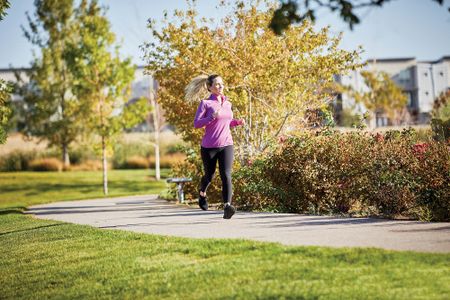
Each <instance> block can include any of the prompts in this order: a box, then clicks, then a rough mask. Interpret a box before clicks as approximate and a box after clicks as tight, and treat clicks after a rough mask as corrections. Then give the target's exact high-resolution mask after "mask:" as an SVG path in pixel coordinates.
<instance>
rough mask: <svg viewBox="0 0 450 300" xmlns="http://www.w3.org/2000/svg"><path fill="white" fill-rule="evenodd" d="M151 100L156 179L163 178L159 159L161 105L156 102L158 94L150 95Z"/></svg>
mask: <svg viewBox="0 0 450 300" xmlns="http://www.w3.org/2000/svg"><path fill="white" fill-rule="evenodd" d="M150 101H151V104H152V106H153V110H152V114H153V128H154V136H155V143H154V147H155V178H156V180H160V179H161V170H160V159H159V107H158V103H157V102H156V95H154V94H151V95H150Z"/></svg>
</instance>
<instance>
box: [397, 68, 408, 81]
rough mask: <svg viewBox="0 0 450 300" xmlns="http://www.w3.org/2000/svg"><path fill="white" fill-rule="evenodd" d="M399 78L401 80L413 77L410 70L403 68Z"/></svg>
mask: <svg viewBox="0 0 450 300" xmlns="http://www.w3.org/2000/svg"><path fill="white" fill-rule="evenodd" d="M398 79H399V80H400V81H409V80H410V79H411V73H410V72H409V70H402V71H400V73H399V74H398Z"/></svg>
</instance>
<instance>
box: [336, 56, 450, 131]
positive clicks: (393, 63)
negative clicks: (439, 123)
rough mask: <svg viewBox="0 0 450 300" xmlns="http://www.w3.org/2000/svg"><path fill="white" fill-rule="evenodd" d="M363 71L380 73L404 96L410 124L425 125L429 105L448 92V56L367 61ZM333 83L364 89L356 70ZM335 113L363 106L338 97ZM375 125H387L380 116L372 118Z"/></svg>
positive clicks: (449, 87) (449, 75) (428, 118)
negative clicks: (399, 89)
mask: <svg viewBox="0 0 450 300" xmlns="http://www.w3.org/2000/svg"><path fill="white" fill-rule="evenodd" d="M364 70H368V71H378V72H380V71H382V72H386V73H387V74H389V75H390V76H391V78H392V80H394V81H395V82H396V83H397V84H398V85H399V86H400V87H401V88H402V89H403V91H404V93H405V94H406V96H407V97H408V105H407V109H408V111H409V113H410V115H411V121H410V123H412V124H425V123H428V122H429V120H430V114H431V111H432V109H433V102H434V100H435V99H436V98H437V97H438V96H439V94H440V93H442V92H444V91H446V90H448V89H450V56H444V57H442V58H441V59H439V60H437V61H417V60H416V59H415V58H414V57H408V58H388V59H370V60H368V61H367V66H366V67H365V68H364ZM336 81H337V82H339V83H341V84H343V85H349V86H352V87H353V88H354V89H356V90H361V91H364V90H367V87H366V86H365V84H364V79H363V77H362V76H361V73H360V71H359V70H358V71H353V72H352V73H350V74H349V75H346V76H337V77H336ZM335 108H336V112H337V113H338V114H339V113H341V112H342V111H343V110H346V109H347V110H349V109H353V110H354V111H355V112H357V113H364V112H365V111H366V109H365V108H364V106H363V105H361V104H357V105H355V102H354V100H353V99H351V98H350V97H349V96H348V95H345V94H342V95H339V97H338V101H336V103H335ZM374 121H375V122H376V126H385V125H389V120H387V118H386V117H385V116H384V115H383V114H377V115H376V120H374Z"/></svg>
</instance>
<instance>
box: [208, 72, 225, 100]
mask: <svg viewBox="0 0 450 300" xmlns="http://www.w3.org/2000/svg"><path fill="white" fill-rule="evenodd" d="M224 87H225V86H224V85H223V80H222V77H220V76H218V77H216V78H214V81H213V84H212V85H211V86H210V87H209V91H210V92H211V93H213V94H216V95H223V89H224Z"/></svg>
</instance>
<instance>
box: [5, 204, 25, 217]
mask: <svg viewBox="0 0 450 300" xmlns="http://www.w3.org/2000/svg"><path fill="white" fill-rule="evenodd" d="M25 209H26V208H25V207H24V206H17V207H8V208H0V216H1V215H10V214H22V213H23V212H24V211H25Z"/></svg>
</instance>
